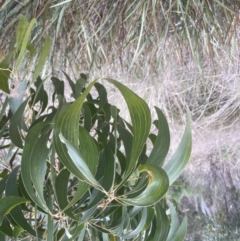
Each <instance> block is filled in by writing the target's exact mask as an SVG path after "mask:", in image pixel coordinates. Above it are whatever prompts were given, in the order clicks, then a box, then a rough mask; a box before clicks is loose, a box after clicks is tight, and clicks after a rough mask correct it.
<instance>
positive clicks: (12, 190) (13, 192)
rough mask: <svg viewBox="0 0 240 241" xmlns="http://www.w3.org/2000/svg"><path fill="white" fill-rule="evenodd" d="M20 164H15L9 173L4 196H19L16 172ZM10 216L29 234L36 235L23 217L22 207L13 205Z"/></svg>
mask: <svg viewBox="0 0 240 241" xmlns="http://www.w3.org/2000/svg"><path fill="white" fill-rule="evenodd" d="M19 167H20V166H17V167H16V168H14V169H13V171H12V172H11V173H10V174H9V178H8V181H7V185H6V196H19V193H18V187H17V174H18V169H19ZM10 214H11V217H12V218H13V220H14V221H15V222H16V223H17V224H18V225H19V226H20V227H21V228H22V229H23V230H26V231H27V232H28V233H29V234H31V235H33V236H35V237H36V231H35V230H33V228H32V227H31V226H30V225H29V223H28V222H27V220H26V219H25V217H24V215H23V213H22V209H21V207H20V206H17V207H15V208H14V209H13V210H12V211H11V212H10Z"/></svg>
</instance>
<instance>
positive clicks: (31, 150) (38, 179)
mask: <svg viewBox="0 0 240 241" xmlns="http://www.w3.org/2000/svg"><path fill="white" fill-rule="evenodd" d="M46 127H47V128H49V123H48V122H46V123H45V122H40V123H38V124H36V125H35V126H34V127H33V128H31V129H30V131H29V133H28V135H27V137H26V140H25V146H24V150H23V154H22V162H21V174H22V181H23V184H24V186H25V189H26V191H27V192H28V195H29V196H30V198H31V199H32V200H33V201H34V202H35V203H36V204H37V205H38V206H39V207H41V208H42V209H43V210H46V211H48V207H47V204H46V202H45V199H44V196H43V187H44V182H45V175H46V161H47V156H48V152H49V150H48V148H47V141H48V135H49V131H47V130H46ZM44 128H45V129H44ZM32 183H33V186H32ZM35 191H36V194H37V195H36V194H35Z"/></svg>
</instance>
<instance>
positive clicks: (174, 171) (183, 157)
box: [164, 113, 192, 185]
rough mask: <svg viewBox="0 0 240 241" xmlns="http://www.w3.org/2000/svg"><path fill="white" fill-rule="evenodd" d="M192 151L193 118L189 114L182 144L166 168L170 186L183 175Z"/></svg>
mask: <svg viewBox="0 0 240 241" xmlns="http://www.w3.org/2000/svg"><path fill="white" fill-rule="evenodd" d="M191 151H192V133H191V118H190V114H189V113H188V118H187V125H186V128H185V131H184V134H183V137H182V140H181V143H180V145H179V147H178V149H177V151H176V152H175V154H174V155H173V156H172V158H171V159H170V161H169V162H168V163H167V165H166V166H165V167H164V170H165V171H166V173H167V174H168V177H169V181H170V185H172V184H173V183H174V182H175V181H176V180H177V178H178V177H179V176H180V175H181V173H182V171H183V170H184V168H185V166H186V165H187V163H188V161H189V158H190V155H191Z"/></svg>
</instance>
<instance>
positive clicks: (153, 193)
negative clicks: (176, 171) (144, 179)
mask: <svg viewBox="0 0 240 241" xmlns="http://www.w3.org/2000/svg"><path fill="white" fill-rule="evenodd" d="M144 171H146V172H147V173H148V180H149V181H148V185H147V187H146V189H145V190H144V191H143V192H142V193H141V194H140V195H138V196H137V197H134V198H119V200H121V201H123V202H124V203H126V204H129V205H137V206H150V205H153V204H155V203H156V202H158V201H159V200H160V199H161V198H163V197H164V195H165V194H166V193H167V191H168V188H169V179H168V176H167V174H166V173H165V171H164V170H163V169H162V168H161V167H158V166H155V165H151V164H145V165H142V166H140V167H139V168H138V172H139V173H141V172H144Z"/></svg>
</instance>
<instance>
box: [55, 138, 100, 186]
mask: <svg viewBox="0 0 240 241" xmlns="http://www.w3.org/2000/svg"><path fill="white" fill-rule="evenodd" d="M59 138H60V140H61V141H62V142H63V143H64V144H65V145H66V147H67V150H68V154H69V156H70V157H71V159H72V162H73V164H74V165H75V167H76V168H77V169H78V171H79V173H81V177H80V178H81V179H83V180H84V181H86V182H87V183H88V184H90V185H92V186H94V187H95V188H99V189H100V190H103V189H102V187H101V185H100V184H99V183H98V181H97V180H96V179H95V177H94V176H93V174H92V172H91V171H90V169H89V166H88V165H87V164H86V162H85V161H84V159H83V157H82V155H81V154H80V153H79V151H78V150H77V149H76V147H74V146H73V145H72V144H71V143H70V142H69V141H68V140H66V139H65V138H64V137H63V135H62V134H59ZM89 151H91V150H89Z"/></svg>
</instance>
